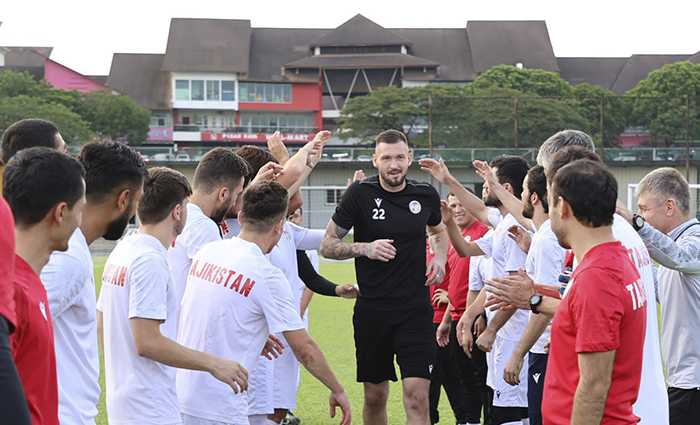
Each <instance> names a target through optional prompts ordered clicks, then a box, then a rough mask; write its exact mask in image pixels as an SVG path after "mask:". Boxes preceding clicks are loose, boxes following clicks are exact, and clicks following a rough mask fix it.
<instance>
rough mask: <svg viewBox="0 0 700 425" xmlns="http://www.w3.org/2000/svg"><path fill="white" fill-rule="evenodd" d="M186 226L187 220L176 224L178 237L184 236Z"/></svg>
mask: <svg viewBox="0 0 700 425" xmlns="http://www.w3.org/2000/svg"><path fill="white" fill-rule="evenodd" d="M185 224H186V223H185V220H179V221H176V222H175V228H174V229H173V230H175V234H176V235H178V236H180V234H182V231H183V230H185Z"/></svg>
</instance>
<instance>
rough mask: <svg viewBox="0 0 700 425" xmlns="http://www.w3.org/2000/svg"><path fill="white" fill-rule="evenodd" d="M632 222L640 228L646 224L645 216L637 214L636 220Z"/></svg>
mask: <svg viewBox="0 0 700 425" xmlns="http://www.w3.org/2000/svg"><path fill="white" fill-rule="evenodd" d="M632 223H633V224H634V227H635V228H636V229H637V230H639V229H641V228H642V226H644V217H642V216H639V215H635V216H634V220H632Z"/></svg>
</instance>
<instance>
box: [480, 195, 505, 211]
mask: <svg viewBox="0 0 700 425" xmlns="http://www.w3.org/2000/svg"><path fill="white" fill-rule="evenodd" d="M484 205H486V206H487V207H494V208H499V207H500V206H501V205H503V204H502V203H501V200H500V199H498V197H497V196H494V195H491V194H490V193H489V194H488V196H486V198H485V199H484Z"/></svg>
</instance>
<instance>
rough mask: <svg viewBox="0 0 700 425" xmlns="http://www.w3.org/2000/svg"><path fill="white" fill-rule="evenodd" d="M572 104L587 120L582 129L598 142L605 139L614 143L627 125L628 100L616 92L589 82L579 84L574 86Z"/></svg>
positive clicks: (608, 142)
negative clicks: (601, 118) (601, 133)
mask: <svg viewBox="0 0 700 425" xmlns="http://www.w3.org/2000/svg"><path fill="white" fill-rule="evenodd" d="M573 97H574V99H573V100H572V101H571V102H570V103H571V105H572V106H573V107H574V108H576V110H577V111H578V112H579V113H580V114H581V115H582V116H583V117H584V118H585V119H586V120H587V122H588V123H587V125H586V127H583V128H581V130H584V131H586V132H587V133H588V134H590V135H591V136H592V137H593V139H594V140H595V141H596V143H598V144H600V143H602V141H605V143H606V145H612V144H614V141H615V140H616V139H617V136H619V135H620V134H621V133H622V132H623V131H624V130H625V127H626V126H627V117H628V115H629V108H628V104H627V102H625V100H624V99H623V98H621V97H620V96H617V95H616V94H615V93H613V92H611V91H609V90H605V89H604V88H602V87H599V86H595V85H593V84H589V83H581V84H577V85H575V86H574V88H573ZM601 111H602V114H603V123H602V124H603V136H604V137H603V139H601V135H600V126H601V120H600V115H601Z"/></svg>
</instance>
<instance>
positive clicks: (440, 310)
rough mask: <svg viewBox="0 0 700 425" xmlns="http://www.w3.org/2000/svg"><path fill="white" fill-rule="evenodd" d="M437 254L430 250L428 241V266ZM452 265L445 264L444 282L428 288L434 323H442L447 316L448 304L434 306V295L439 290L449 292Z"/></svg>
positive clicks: (426, 254) (426, 249)
mask: <svg viewBox="0 0 700 425" xmlns="http://www.w3.org/2000/svg"><path fill="white" fill-rule="evenodd" d="M434 256H435V254H434V253H433V251H432V250H431V249H430V244H429V243H428V242H427V241H426V243H425V261H426V264H430V261H432V259H433V257H434ZM449 276H450V265H449V264H445V278H444V279H443V280H442V282H441V283H439V284H437V285H430V286H428V296H429V297H430V304H431V305H432V306H433V311H434V313H433V323H440V322H442V318H443V317H444V316H445V311H447V304H440V305H437V304H434V303H433V294H435V291H437V290H438V289H444V290H445V291H447V289H448V286H449V283H450V277H449Z"/></svg>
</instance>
